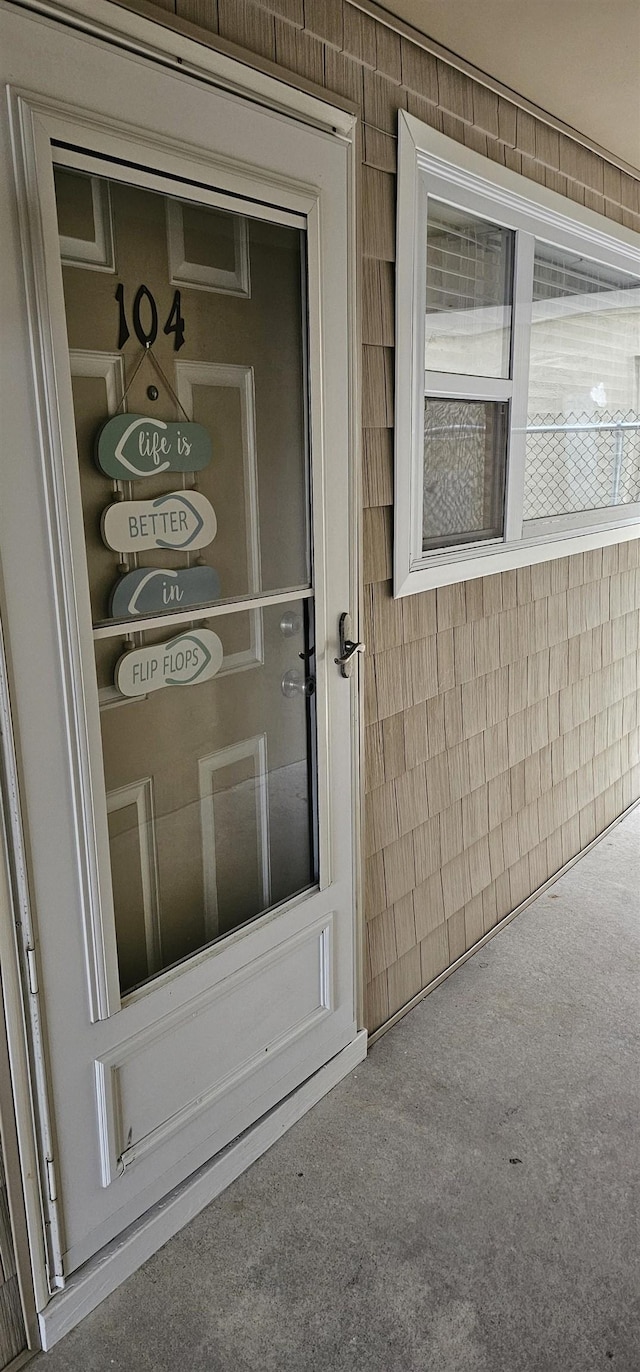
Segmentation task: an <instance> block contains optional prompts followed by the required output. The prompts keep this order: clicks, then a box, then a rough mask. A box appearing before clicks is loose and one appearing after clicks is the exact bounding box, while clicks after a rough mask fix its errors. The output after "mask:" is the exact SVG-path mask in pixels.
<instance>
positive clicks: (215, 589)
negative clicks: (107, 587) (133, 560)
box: [111, 567, 220, 619]
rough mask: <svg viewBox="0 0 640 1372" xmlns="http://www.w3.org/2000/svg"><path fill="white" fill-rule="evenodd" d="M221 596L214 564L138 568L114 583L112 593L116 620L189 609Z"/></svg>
mask: <svg viewBox="0 0 640 1372" xmlns="http://www.w3.org/2000/svg"><path fill="white" fill-rule="evenodd" d="M219 599H220V577H219V576H218V573H217V572H216V571H215V570H214V568H213V567H185V568H183V570H182V571H178V572H174V571H169V569H168V568H165V567H139V568H138V569H137V571H135V572H127V574H126V576H123V577H121V578H120V581H119V582H118V583H117V585H116V586H114V588H113V591H112V592H111V615H112V618H113V619H126V618H128V617H129V616H134V615H155V614H161V613H162V611H163V610H190V609H192V608H193V607H194V606H195V605H207V604H208V603H209V601H211V600H219Z"/></svg>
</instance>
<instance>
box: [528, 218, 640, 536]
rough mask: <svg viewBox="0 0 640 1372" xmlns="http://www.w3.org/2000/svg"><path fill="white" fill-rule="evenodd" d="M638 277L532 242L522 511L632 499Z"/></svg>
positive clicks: (638, 459) (635, 488) (638, 434)
mask: <svg viewBox="0 0 640 1372" xmlns="http://www.w3.org/2000/svg"><path fill="white" fill-rule="evenodd" d="M639 389H640V280H638V279H637V278H635V277H632V276H628V275H627V274H626V273H623V272H618V271H616V270H614V269H613V268H609V267H605V266H602V265H601V264H599V263H595V262H591V261H589V260H588V259H586V258H584V257H580V256H579V255H578V254H577V253H569V252H563V251H562V250H561V249H559V248H554V247H550V246H548V245H547V244H545V243H538V244H537V245H536V254H535V266H534V303H533V319H532V327H531V362H530V371H529V403H528V420H527V464H526V480H525V504H524V517H525V520H527V519H540V518H545V517H548V516H551V515H560V514H572V513H574V512H577V511H580V510H597V509H607V508H609V507H613V506H616V505H627V504H630V503H633V502H635V501H638V500H640V413H639V411H640V397H639Z"/></svg>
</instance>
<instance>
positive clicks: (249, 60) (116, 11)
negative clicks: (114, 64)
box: [0, 0, 357, 142]
mask: <svg viewBox="0 0 640 1372" xmlns="http://www.w3.org/2000/svg"><path fill="white" fill-rule="evenodd" d="M0 3H7V0H0ZM9 3H10V4H11V7H13V5H14V4H19V6H20V8H21V9H24V10H26V11H27V12H30V13H32V14H34V15H40V16H42V18H43V19H49V20H53V21H55V22H57V23H58V24H66V25H67V26H68V27H69V28H73V29H75V30H76V32H78V31H80V32H82V33H85V34H88V35H89V36H90V37H92V38H94V39H95V40H96V41H97V42H101V43H104V42H106V43H109V44H111V45H113V44H114V42H115V43H117V45H118V47H120V48H125V50H128V51H129V52H134V53H137V54H139V55H141V56H143V57H146V58H148V59H150V60H151V61H152V62H156V63H158V62H159V63H161V64H162V65H163V66H165V67H168V68H170V69H172V70H174V71H175V70H179V71H180V74H181V75H187V76H195V77H197V78H198V80H199V81H203V80H206V81H208V82H209V83H210V84H211V85H215V86H217V87H218V88H223V89H224V90H228V91H232V92H233V93H234V94H236V95H240V96H245V97H246V96H249V98H250V99H251V100H253V101H254V103H256V102H257V103H258V104H261V105H263V106H265V108H267V109H269V110H277V111H280V112H281V113H283V114H289V115H294V116H295V117H296V118H297V119H302V120H304V121H305V122H306V123H308V124H313V125H314V126H315V127H316V128H322V129H326V130H327V131H328V132H330V133H331V134H333V135H334V136H336V135H337V136H342V137H343V138H345V139H346V140H347V141H348V142H351V141H352V138H353V131H354V128H355V126H356V123H357V113H356V110H355V106H353V105H351V104H350V102H349V101H347V100H344V101H340V104H334V103H333V102H332V101H330V100H327V99H322V98H320V97H319V96H318V95H314V94H311V92H310V91H309V90H308V89H303V88H302V87H303V86H307V85H310V84H311V83H307V82H306V81H305V78H304V77H299V76H297V75H295V74H294V73H293V72H288V71H287V70H286V68H283V69H282V70H280V68H275V67H274V66H273V64H271V63H267V61H266V60H265V59H263V58H261V57H260V55H259V54H258V53H247V55H246V60H243V51H242V49H241V48H238V49H237V50H236V51H235V52H234V56H233V57H230V56H228V55H227V53H226V52H222V51H220V49H219V48H218V47H217V46H216V47H214V46H213V44H214V43H215V41H216V35H215V34H211V35H206V37H207V38H210V40H211V42H205V34H204V33H203V31H202V30H197V29H196V27H195V25H194V26H193V34H194V36H193V37H186V36H185V34H184V33H182V32H181V31H180V30H179V29H178V28H177V27H174V25H173V24H170V23H168V22H167V21H169V20H171V19H175V16H174V15H169V14H163V16H162V18H160V17H159V16H158V18H154V19H147V18H146V17H145V16H143V15H141V14H139V13H136V12H135V11H133V10H129V9H124V8H122V7H121V5H120V4H117V3H116V4H114V3H112V0H9ZM124 3H126V0H124ZM177 22H178V23H179V22H180V21H179V20H178V21H177ZM183 22H184V21H183ZM196 33H197V34H198V36H197V37H196V36H195V35H196ZM218 41H220V40H218ZM221 41H222V42H224V40H221ZM267 66H271V67H273V71H274V74H273V75H272V74H271V72H269V71H267V70H265V68H266V67H267ZM276 70H277V72H278V74H277V75H276V74H275V72H276ZM288 81H295V83H296V84H295V85H293V84H292V85H289V84H288ZM336 99H337V100H340V97H339V96H334V100H336Z"/></svg>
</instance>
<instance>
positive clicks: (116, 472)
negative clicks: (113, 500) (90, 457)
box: [96, 414, 211, 481]
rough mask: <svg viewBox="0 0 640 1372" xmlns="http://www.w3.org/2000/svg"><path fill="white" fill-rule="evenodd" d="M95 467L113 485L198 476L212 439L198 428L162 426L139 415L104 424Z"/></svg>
mask: <svg viewBox="0 0 640 1372" xmlns="http://www.w3.org/2000/svg"><path fill="white" fill-rule="evenodd" d="M96 457H97V460H98V466H99V467H100V469H101V471H103V472H104V473H105V475H106V476H112V477H114V479H115V480H116V481H137V480H139V479H140V478H141V477H145V476H158V475H159V474H160V473H161V472H199V471H201V469H202V468H203V467H206V466H207V464H208V463H209V462H210V461H211V439H210V437H209V434H208V433H207V430H206V429H203V427H202V425H201V424H192V423H190V422H189V421H185V423H184V424H176V423H172V424H165V422H164V420H162V419H150V418H148V417H147V416H146V415H142V414H117V415H114V417H113V419H109V420H107V423H106V424H104V425H103V427H102V428H101V430H100V433H99V434H98V441H97V444H96Z"/></svg>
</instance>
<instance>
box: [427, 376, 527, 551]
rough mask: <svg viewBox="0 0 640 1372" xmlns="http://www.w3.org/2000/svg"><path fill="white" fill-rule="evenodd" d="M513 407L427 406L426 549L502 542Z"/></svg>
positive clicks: (443, 403)
mask: <svg viewBox="0 0 640 1372" xmlns="http://www.w3.org/2000/svg"><path fill="white" fill-rule="evenodd" d="M506 418H507V406H506V405H502V404H497V403H496V402H494V401H476V400H430V399H427V400H425V406H424V486H423V508H422V537H423V549H424V551H425V552H426V551H427V550H429V549H434V548H446V547H448V546H449V545H451V544H458V543H469V542H477V541H479V540H481V539H489V538H500V537H501V536H502V530H503V509H504V482H505V467H506V433H507V428H506Z"/></svg>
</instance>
